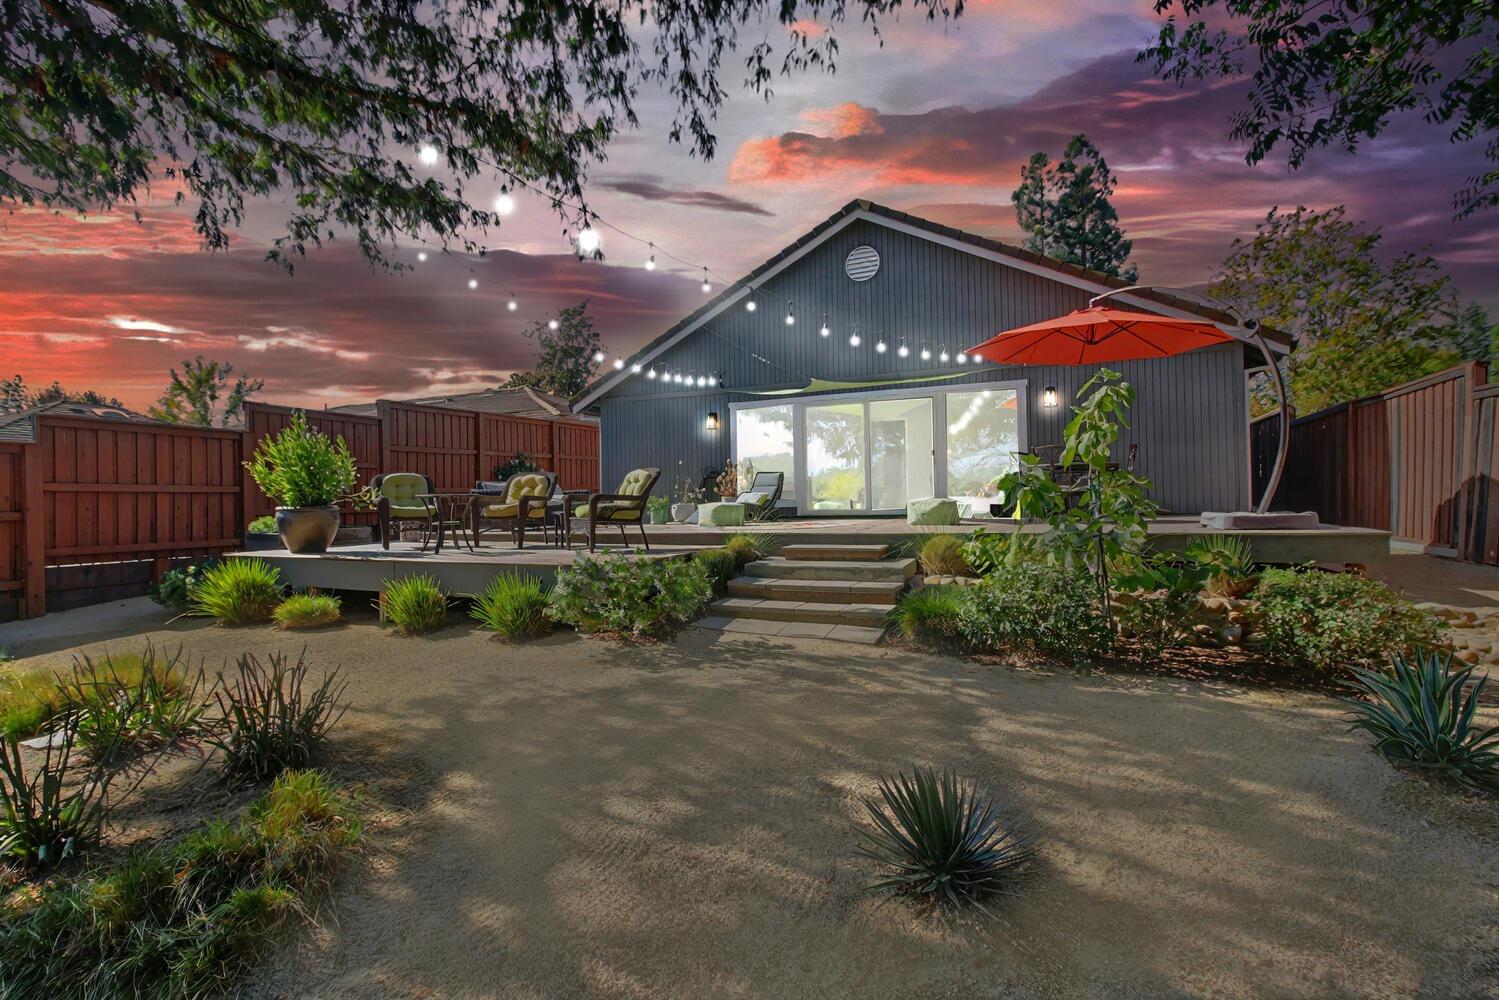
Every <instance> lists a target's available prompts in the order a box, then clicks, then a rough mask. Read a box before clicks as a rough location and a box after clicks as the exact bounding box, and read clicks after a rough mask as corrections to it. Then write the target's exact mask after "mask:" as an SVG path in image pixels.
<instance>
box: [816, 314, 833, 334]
mask: <svg viewBox="0 0 1499 1000" xmlns="http://www.w3.org/2000/svg"><path fill="white" fill-rule="evenodd" d="M817 332H818V334H819V335H820V336H823V337H826V336H828V335H829V334H831V333H832V332H833V331H832V330H830V329H829V328H828V314H827V313H823V314H822V326H821V327H820V328H819V329H818V331H817Z"/></svg>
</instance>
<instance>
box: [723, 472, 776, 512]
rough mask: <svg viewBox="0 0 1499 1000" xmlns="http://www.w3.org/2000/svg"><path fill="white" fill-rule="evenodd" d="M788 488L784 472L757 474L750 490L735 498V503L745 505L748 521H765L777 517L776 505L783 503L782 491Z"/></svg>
mask: <svg viewBox="0 0 1499 1000" xmlns="http://www.w3.org/2000/svg"><path fill="white" fill-rule="evenodd" d="M785 486H786V473H784V472H757V473H755V479H754V481H753V482H751V483H750V488H749V489H747V490H743V491H741V492H740V494H739V495H738V496H737V497H735V498H734V502H735V503H742V504H744V517H745V520H747V521H764V520H767V519H769V518H772V517H775V516H776V505H777V504H779V503H780V502H781V491H782V490H783V489H784V488H785Z"/></svg>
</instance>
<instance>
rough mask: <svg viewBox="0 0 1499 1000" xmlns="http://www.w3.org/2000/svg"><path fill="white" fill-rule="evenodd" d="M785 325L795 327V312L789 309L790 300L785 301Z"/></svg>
mask: <svg viewBox="0 0 1499 1000" xmlns="http://www.w3.org/2000/svg"><path fill="white" fill-rule="evenodd" d="M786 325H787V326H795V325H796V311H795V310H793V309H792V308H791V300H790V299H787V300H786Z"/></svg>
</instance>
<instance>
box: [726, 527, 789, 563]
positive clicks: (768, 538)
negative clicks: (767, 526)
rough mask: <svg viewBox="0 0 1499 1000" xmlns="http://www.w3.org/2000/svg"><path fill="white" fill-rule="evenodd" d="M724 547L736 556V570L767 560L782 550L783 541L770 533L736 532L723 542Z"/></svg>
mask: <svg viewBox="0 0 1499 1000" xmlns="http://www.w3.org/2000/svg"><path fill="white" fill-rule="evenodd" d="M723 547H724V548H726V549H728V550H729V551H730V552H732V553H733V554H734V562H735V564H736V565H735V568H736V569H743V568H744V567H745V566H747V565H749V564H750V563H752V562H754V561H755V560H757V559H766V558H769V557H770V556H773V555H775V554H776V553H777V552H779V551H780V549H781V540H780V538H779V537H777V536H776V535H774V534H772V533H771V532H769V531H736V532H735V533H734V534H732V535H728V536H726V537H725V538H724V540H723Z"/></svg>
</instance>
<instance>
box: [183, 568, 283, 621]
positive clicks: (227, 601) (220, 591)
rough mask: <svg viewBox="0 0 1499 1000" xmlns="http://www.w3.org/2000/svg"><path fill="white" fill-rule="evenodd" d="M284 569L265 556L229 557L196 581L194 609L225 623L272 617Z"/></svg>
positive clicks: (191, 596)
mask: <svg viewBox="0 0 1499 1000" xmlns="http://www.w3.org/2000/svg"><path fill="white" fill-rule="evenodd" d="M281 589H282V588H281V571H280V570H278V569H276V567H274V566H272V565H271V564H270V563H268V562H266V561H265V560H264V559H226V560H224V561H223V562H221V563H219V564H218V565H217V566H214V567H212V568H210V569H209V570H208V571H207V572H206V573H204V574H203V578H202V579H201V580H199V581H198V582H197V583H196V584H194V585H193V588H192V592H191V594H190V595H189V598H188V603H189V607H190V609H191V613H192V614H195V615H201V616H203V617H205V618H217V619H218V620H219V621H221V622H223V623H224V624H226V625H249V624H252V623H254V622H263V621H269V620H270V617H271V614H272V612H274V611H275V610H276V605H278V604H280V603H281Z"/></svg>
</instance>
